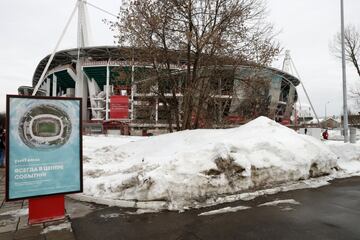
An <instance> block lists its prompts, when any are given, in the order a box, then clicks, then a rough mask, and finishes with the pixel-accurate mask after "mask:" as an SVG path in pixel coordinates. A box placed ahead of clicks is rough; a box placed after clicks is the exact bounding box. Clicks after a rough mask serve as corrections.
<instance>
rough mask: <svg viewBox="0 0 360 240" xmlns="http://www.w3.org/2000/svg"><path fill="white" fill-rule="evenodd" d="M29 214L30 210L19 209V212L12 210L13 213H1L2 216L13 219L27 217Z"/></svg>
mask: <svg viewBox="0 0 360 240" xmlns="http://www.w3.org/2000/svg"><path fill="white" fill-rule="evenodd" d="M28 214H29V209H28V208H21V209H17V210H11V211H7V212H3V213H0V216H4V215H10V216H13V217H21V216H25V215H28Z"/></svg>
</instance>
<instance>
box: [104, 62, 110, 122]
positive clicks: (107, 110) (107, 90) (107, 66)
mask: <svg viewBox="0 0 360 240" xmlns="http://www.w3.org/2000/svg"><path fill="white" fill-rule="evenodd" d="M109 62H110V60H109V61H108V64H107V65H106V98H105V101H106V105H105V106H106V108H105V109H106V110H105V111H106V114H105V119H106V120H109V111H110V110H109V104H110V101H109V92H110V86H109V85H110V68H109Z"/></svg>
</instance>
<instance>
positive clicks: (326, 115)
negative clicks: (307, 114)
mask: <svg viewBox="0 0 360 240" xmlns="http://www.w3.org/2000/svg"><path fill="white" fill-rule="evenodd" d="M329 103H330V101H327V102H326V103H325V119H324V121H325V124H326V128H327V119H326V118H327V115H326V105H328V104H329Z"/></svg>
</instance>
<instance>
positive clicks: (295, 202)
mask: <svg viewBox="0 0 360 240" xmlns="http://www.w3.org/2000/svg"><path fill="white" fill-rule="evenodd" d="M280 204H293V205H299V204H300V203H299V202H298V201H295V200H294V199H282V200H275V201H271V202H266V203H262V204H260V205H258V207H269V206H277V205H280Z"/></svg>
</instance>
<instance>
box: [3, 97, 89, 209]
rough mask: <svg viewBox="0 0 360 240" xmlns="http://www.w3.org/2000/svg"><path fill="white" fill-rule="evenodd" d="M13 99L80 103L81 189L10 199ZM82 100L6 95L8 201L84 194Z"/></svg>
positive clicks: (6, 193) (6, 186)
mask: <svg viewBox="0 0 360 240" xmlns="http://www.w3.org/2000/svg"><path fill="white" fill-rule="evenodd" d="M12 98H24V99H39V100H63V101H67V100H71V101H79V161H80V162H79V171H80V174H79V177H80V189H79V190H76V191H68V192H57V193H51V194H41V195H32V196H26V197H19V198H10V193H9V188H10V179H9V176H10V147H9V146H10V134H9V129H10V128H9V127H10V99H12ZM81 109H82V99H81V98H74V97H49V96H22V95H6V141H5V142H6V149H5V150H6V151H5V154H6V160H5V173H6V178H5V200H6V201H9V202H10V201H17V200H25V199H30V198H39V197H47V196H56V195H64V194H72V193H80V192H83V189H84V185H83V139H82V114H81Z"/></svg>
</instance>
